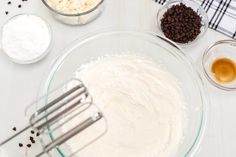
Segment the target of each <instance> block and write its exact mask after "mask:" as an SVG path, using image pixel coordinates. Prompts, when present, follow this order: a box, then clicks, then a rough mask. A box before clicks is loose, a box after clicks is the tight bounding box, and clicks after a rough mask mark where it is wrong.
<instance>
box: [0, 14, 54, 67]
mask: <svg viewBox="0 0 236 157" xmlns="http://www.w3.org/2000/svg"><path fill="white" fill-rule="evenodd" d="M2 31H3V32H2V48H3V50H4V52H5V53H6V54H7V55H8V56H9V57H10V58H11V59H12V60H13V61H15V62H18V63H32V62H34V61H37V60H39V59H41V58H42V57H43V56H44V54H45V51H46V50H47V49H48V47H49V45H50V42H51V33H50V29H49V27H48V25H47V23H46V22H45V21H44V20H42V19H41V18H40V17H38V16H35V15H18V16H16V17H14V18H12V19H11V20H10V21H9V22H8V23H6V24H5V25H4V27H3V30H2Z"/></svg>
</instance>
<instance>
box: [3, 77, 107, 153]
mask: <svg viewBox="0 0 236 157" xmlns="http://www.w3.org/2000/svg"><path fill="white" fill-rule="evenodd" d="M61 93H63V94H61ZM26 115H27V117H28V121H29V125H28V126H26V127H24V128H23V129H21V130H20V131H19V132H17V133H16V134H14V135H12V136H10V137H8V138H7V139H5V140H4V141H2V142H0V147H3V146H5V145H7V144H8V143H10V142H11V141H13V140H14V139H15V138H18V137H19V136H20V135H22V134H23V133H25V132H27V130H35V131H36V132H37V133H39V134H40V143H41V146H42V147H41V150H39V151H38V152H36V153H32V154H31V156H30V157H33V156H34V157H40V156H42V155H44V154H48V155H50V151H52V150H53V149H54V148H56V149H58V147H62V145H64V144H65V143H66V142H67V141H69V140H73V138H74V137H76V136H79V135H80V134H82V133H83V132H84V133H85V135H87V134H88V131H87V129H88V128H91V129H92V132H91V133H92V134H95V135H94V136H95V137H92V138H91V137H90V139H88V141H86V142H85V143H84V144H81V147H80V148H78V151H80V150H81V149H83V148H85V147H87V146H88V145H89V144H91V143H92V142H95V141H96V140H97V139H99V138H100V137H102V136H103V135H104V134H105V133H106V132H107V122H106V119H105V117H104V115H103V113H102V112H101V110H100V109H99V108H98V107H97V106H96V105H95V104H94V103H93V99H92V98H91V96H90V95H89V92H88V90H87V88H86V87H85V86H84V84H83V83H82V82H81V81H80V80H78V79H72V80H70V81H68V82H66V83H65V84H63V85H62V86H61V87H60V88H57V89H56V90H54V91H53V92H50V93H49V94H46V95H45V96H43V97H42V98H40V99H39V100H37V101H36V102H35V103H33V105H30V106H28V107H27V109H26ZM73 121H74V123H72V122H73ZM98 122H101V123H102V125H101V124H98ZM75 124H76V125H75ZM65 126H66V127H65ZM96 127H97V128H96ZM65 128H67V129H66V130H65ZM63 129H64V130H63ZM94 132H96V133H94ZM98 132H99V133H98ZM81 136H83V135H81ZM48 137H50V139H48ZM78 142H79V141H78ZM65 147H66V146H65ZM73 153H75V152H70V154H73Z"/></svg>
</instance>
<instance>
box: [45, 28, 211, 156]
mask: <svg viewBox="0 0 236 157" xmlns="http://www.w3.org/2000/svg"><path fill="white" fill-rule="evenodd" d="M64 51H65V53H64V55H63V56H61V57H60V58H59V59H57V60H56V62H55V64H54V65H53V67H52V68H51V69H50V72H49V76H48V77H47V79H46V81H45V85H44V87H43V89H44V90H43V92H44V94H46V93H47V92H49V91H50V89H53V88H55V87H56V86H57V85H59V84H61V83H62V82H64V81H66V80H68V79H70V78H77V79H80V80H81V81H82V82H83V83H84V84H85V86H86V87H87V89H88V91H89V93H90V95H91V96H92V98H93V102H94V103H95V104H96V105H97V106H98V107H99V108H100V110H101V111H102V113H103V114H104V117H105V118H106V120H107V124H108V130H107V132H106V134H105V135H104V136H102V137H101V138H100V139H98V140H96V141H94V142H92V143H90V144H89V145H86V146H83V147H81V143H84V141H86V140H87V139H89V138H91V137H92V136H93V134H96V133H97V132H98V131H99V127H98V128H97V129H93V128H92V127H91V129H92V131H91V132H90V133H86V132H85V133H84V136H79V135H78V136H75V137H73V138H72V139H70V140H69V141H67V142H66V143H65V144H62V145H61V146H59V147H57V149H56V151H57V153H58V154H59V155H60V156H61V157H66V156H80V157H89V156H99V157H110V156H112V157H120V156H123V157H150V156H152V157H160V156H161V157H174V156H175V157H180V156H189V155H191V154H192V153H193V152H194V151H195V150H196V149H197V148H198V145H199V143H200V140H201V137H202V135H203V130H204V127H205V122H206V121H205V119H206V117H205V116H204V114H205V106H206V103H207V98H206V97H205V94H204V85H203V83H202V81H201V77H200V75H199V74H198V73H197V71H196V69H195V68H194V67H193V65H192V64H191V62H190V61H189V60H188V59H187V58H186V56H185V55H184V53H183V52H182V51H181V49H179V47H178V46H176V45H175V44H174V43H172V42H171V41H170V40H168V39H167V38H164V37H161V36H159V35H158V34H154V33H145V32H136V31H129V30H125V31H118V30H114V31H113V30H109V31H106V32H99V33H94V34H93V35H91V36H87V37H85V38H83V39H79V40H77V41H75V42H74V43H73V44H72V45H70V46H68V48H66V49H65V50H64ZM61 92H62V93H63V92H65V91H63V90H62V91H61ZM77 123H78V119H76V118H74V119H72V120H71V121H70V122H69V123H67V124H66V125H64V126H63V127H62V129H61V132H66V130H67V129H68V128H70V127H72V126H75V125H76V124H77ZM49 133H50V130H49ZM53 137H54V134H53V133H51V134H50V138H52V139H53Z"/></svg>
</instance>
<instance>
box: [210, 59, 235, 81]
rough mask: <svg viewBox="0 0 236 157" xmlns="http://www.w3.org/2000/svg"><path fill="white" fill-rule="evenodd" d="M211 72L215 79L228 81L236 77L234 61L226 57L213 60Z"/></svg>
mask: <svg viewBox="0 0 236 157" xmlns="http://www.w3.org/2000/svg"><path fill="white" fill-rule="evenodd" d="M211 72H212V73H213V74H214V77H215V79H216V80H217V81H219V82H221V83H230V82H233V81H234V80H235V79H236V63H235V62H234V61H232V60H230V59H228V58H220V59H217V60H216V61H214V62H213V64H212V67H211Z"/></svg>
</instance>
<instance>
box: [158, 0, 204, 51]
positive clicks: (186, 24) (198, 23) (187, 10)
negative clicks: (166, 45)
mask: <svg viewBox="0 0 236 157" xmlns="http://www.w3.org/2000/svg"><path fill="white" fill-rule="evenodd" d="M157 25H158V29H159V30H160V31H161V32H162V33H163V34H164V35H165V36H166V37H167V38H169V39H170V40H172V41H174V42H176V43H177V44H179V45H181V46H186V45H190V44H191V45H192V44H194V43H196V41H198V40H199V39H200V38H202V37H203V36H204V34H205V33H206V31H207V29H208V17H207V14H206V12H205V10H204V9H203V8H202V7H201V6H200V5H199V4H198V3H197V2H195V1H193V0H170V1H167V2H166V3H165V4H164V5H163V6H162V7H161V8H160V9H159V11H158V13H157Z"/></svg>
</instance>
